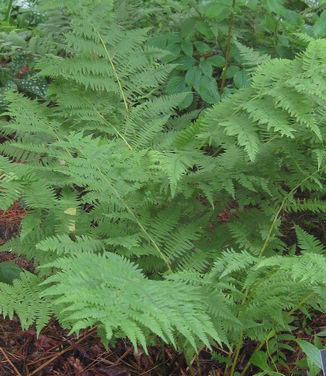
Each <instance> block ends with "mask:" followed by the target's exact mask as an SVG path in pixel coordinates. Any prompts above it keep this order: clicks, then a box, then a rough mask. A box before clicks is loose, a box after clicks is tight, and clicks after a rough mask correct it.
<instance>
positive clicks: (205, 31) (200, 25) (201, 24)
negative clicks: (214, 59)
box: [196, 21, 213, 38]
mask: <svg viewBox="0 0 326 376" xmlns="http://www.w3.org/2000/svg"><path fill="white" fill-rule="evenodd" d="M196 27H197V30H198V32H199V33H200V34H202V35H203V36H204V37H206V38H210V37H212V35H213V33H212V30H211V28H210V26H209V24H208V23H207V22H206V21H197V23H196Z"/></svg>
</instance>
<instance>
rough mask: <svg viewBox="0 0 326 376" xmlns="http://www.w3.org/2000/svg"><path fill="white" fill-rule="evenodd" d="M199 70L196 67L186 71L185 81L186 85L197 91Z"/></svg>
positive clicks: (199, 77) (200, 74) (199, 78)
mask: <svg viewBox="0 0 326 376" xmlns="http://www.w3.org/2000/svg"><path fill="white" fill-rule="evenodd" d="M201 76H202V73H201V70H200V69H199V68H198V67H192V68H190V69H189V70H188V72H187V74H186V76H185V80H186V82H187V84H188V85H189V86H191V87H193V88H195V89H196V90H199V84H200V80H201Z"/></svg>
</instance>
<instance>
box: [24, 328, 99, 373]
mask: <svg viewBox="0 0 326 376" xmlns="http://www.w3.org/2000/svg"><path fill="white" fill-rule="evenodd" d="M96 329H97V327H94V328H92V329H90V330H89V331H88V333H87V334H86V335H84V337H82V338H80V339H79V340H78V341H77V342H76V344H78V343H80V342H82V341H83V340H84V339H86V338H88V337H89V336H90V335H92V334H93V333H94V332H95V331H96ZM72 348H73V345H70V346H69V347H67V348H66V349H64V350H62V351H60V352H59V353H58V354H55V355H54V356H53V357H52V358H50V359H49V360H47V361H46V362H45V363H43V364H41V365H40V366H39V367H38V368H36V369H35V370H34V371H33V372H31V373H30V374H29V376H33V375H36V374H37V373H38V372H39V371H41V370H42V369H43V368H45V367H46V366H47V365H49V364H50V363H52V362H54V361H55V360H56V359H58V358H59V357H60V356H61V355H63V354H65V353H66V352H68V351H70V350H71V349H72ZM19 375H20V374H19ZM20 376H21V375H20Z"/></svg>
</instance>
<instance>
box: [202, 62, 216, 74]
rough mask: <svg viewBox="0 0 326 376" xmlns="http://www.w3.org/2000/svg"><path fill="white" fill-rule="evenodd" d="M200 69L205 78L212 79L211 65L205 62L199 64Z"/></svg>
mask: <svg viewBox="0 0 326 376" xmlns="http://www.w3.org/2000/svg"><path fill="white" fill-rule="evenodd" d="M200 69H201V71H202V72H203V73H204V75H205V76H207V77H212V74H213V67H212V64H211V63H210V62H209V61H207V60H205V61H203V62H202V63H201V64H200Z"/></svg>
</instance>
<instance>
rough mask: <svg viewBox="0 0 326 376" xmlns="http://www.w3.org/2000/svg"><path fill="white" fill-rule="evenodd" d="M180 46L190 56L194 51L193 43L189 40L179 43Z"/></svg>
mask: <svg viewBox="0 0 326 376" xmlns="http://www.w3.org/2000/svg"><path fill="white" fill-rule="evenodd" d="M181 48H182V51H183V52H184V53H185V54H186V55H188V56H192V54H193V52H194V48H193V45H192V43H191V42H189V41H183V42H182V44H181Z"/></svg>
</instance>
